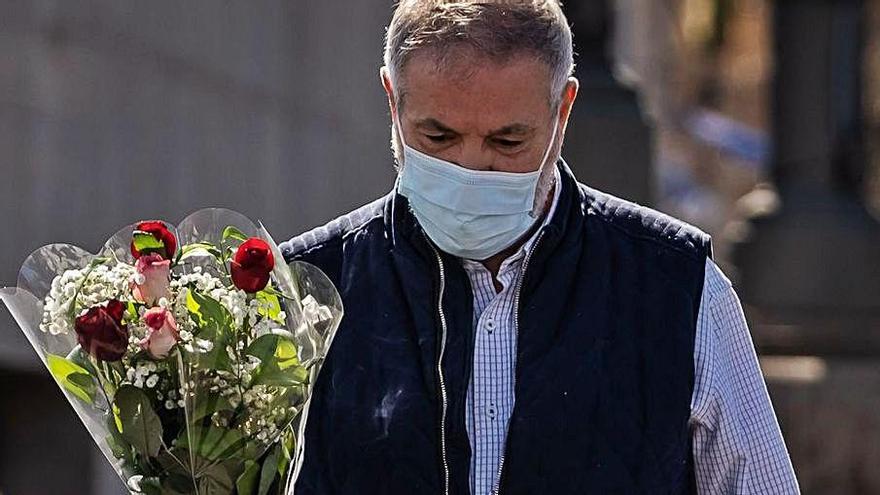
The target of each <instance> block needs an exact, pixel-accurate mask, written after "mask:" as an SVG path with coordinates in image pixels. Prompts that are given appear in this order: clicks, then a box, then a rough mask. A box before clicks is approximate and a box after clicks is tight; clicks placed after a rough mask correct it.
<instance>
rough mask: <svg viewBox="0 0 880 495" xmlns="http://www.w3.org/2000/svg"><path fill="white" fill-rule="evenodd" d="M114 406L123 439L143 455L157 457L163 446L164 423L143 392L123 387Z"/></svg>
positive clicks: (118, 392) (115, 399) (128, 386)
mask: <svg viewBox="0 0 880 495" xmlns="http://www.w3.org/2000/svg"><path fill="white" fill-rule="evenodd" d="M113 405H114V406H115V407H114V410H113V414H114V415H116V418H117V419H118V422H117V426H119V425H121V426H122V437H123V438H124V439H125V440H126V441H128V442H129V443H130V444H131V445H132V446H133V447H134V448H135V449H137V450H138V452H140V453H142V454H143V455H145V456H149V457H156V455H157V454H158V453H159V448H160V447H161V446H162V422H161V421H160V420H159V416H158V415H157V414H156V412H155V411H154V410H153V407H152V405H151V404H150V399H149V398H148V397H147V395H146V394H145V393H144V392H143V390H141V389H139V388H137V387H135V386H132V385H123V386H121V387H119V390H117V391H116V396H115V397H114V398H113Z"/></svg>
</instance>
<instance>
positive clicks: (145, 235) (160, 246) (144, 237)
mask: <svg viewBox="0 0 880 495" xmlns="http://www.w3.org/2000/svg"><path fill="white" fill-rule="evenodd" d="M131 241H132V242H133V243H134V248H135V249H136V250H137V251H138V252H139V253H148V252H150V251H159V252H165V243H164V242H162V241H161V240H159V239H156V238H155V237H153V234H150V233H149V232H144V231H142V230H135V231H134V234H132V236H131Z"/></svg>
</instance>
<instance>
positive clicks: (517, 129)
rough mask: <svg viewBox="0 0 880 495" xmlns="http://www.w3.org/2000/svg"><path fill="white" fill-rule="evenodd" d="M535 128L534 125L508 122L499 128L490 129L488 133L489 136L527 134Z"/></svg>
mask: <svg viewBox="0 0 880 495" xmlns="http://www.w3.org/2000/svg"><path fill="white" fill-rule="evenodd" d="M534 130H535V128H534V127H532V126H530V125H527V124H510V125H506V126H504V127H502V128H501V129H498V130H495V131H492V132H490V133H489V135H490V136H504V135H509V134H529V133H530V132H533V131H534Z"/></svg>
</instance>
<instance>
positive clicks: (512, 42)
mask: <svg viewBox="0 0 880 495" xmlns="http://www.w3.org/2000/svg"><path fill="white" fill-rule="evenodd" d="M571 38H572V37H571V28H570V27H569V25H568V20H567V19H566V17H565V14H564V13H563V12H562V7H561V5H560V3H559V0H401V1H400V2H399V3H398V5H397V8H396V9H395V11H394V16H393V18H392V19H391V24H389V26H388V30H387V33H386V37H385V67H386V68H387V70H388V73H389V77H390V78H391V81H392V83H393V84H394V86H395V91H397V85H398V83H399V77H400V75H401V74H402V73H403V70H404V68H405V67H406V63H407V61H408V59H409V57H410V56H411V55H412V53H414V52H416V51H419V50H425V51H430V52H431V54H432V55H433V56H434V57H435V58H436V60H437V62H438V64H441V66H442V64H444V62H445V61H446V58H447V55H449V52H450V51H451V50H452V49H455V48H464V49H468V50H472V51H473V53H475V54H477V55H481V56H485V57H488V58H489V59H490V60H494V61H499V62H504V61H506V60H509V59H510V58H511V56H513V55H519V54H522V53H526V54H531V55H534V56H535V57H537V58H538V59H539V60H541V61H543V62H544V63H546V64H547V67H548V68H549V70H550V74H551V81H550V90H551V92H552V94H551V96H550V101H551V105H553V106H554V107H556V106H558V105H559V103H560V101H561V99H562V93H563V90H564V89H565V86H566V83H567V82H568V78H569V77H570V76H571V75H572V73H573V72H574V53H573V49H572V39H571ZM397 97H398V98H399V97H400V94H398V95H397Z"/></svg>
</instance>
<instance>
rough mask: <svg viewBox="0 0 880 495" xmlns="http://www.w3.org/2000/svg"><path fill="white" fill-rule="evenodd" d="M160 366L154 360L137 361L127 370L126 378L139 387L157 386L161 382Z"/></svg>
mask: <svg viewBox="0 0 880 495" xmlns="http://www.w3.org/2000/svg"><path fill="white" fill-rule="evenodd" d="M158 369H159V368H158V366H156V363H154V362H152V361H145V362H140V363H137V365H135V366H134V367H131V368H128V369H127V370H126V372H125V379H126V380H127V381H128V382H129V383H131V384H132V385H134V386H135V387H137V388H144V387H145V386H146V387H147V388H155V387H156V384H157V383H159V374H158V373H156V372H157V371H158Z"/></svg>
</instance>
